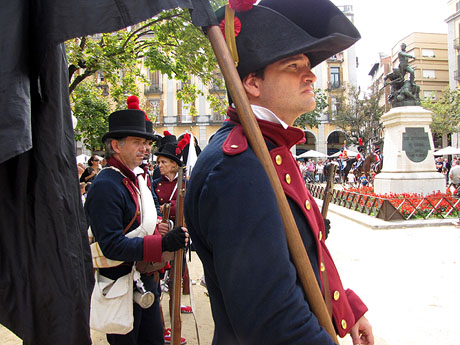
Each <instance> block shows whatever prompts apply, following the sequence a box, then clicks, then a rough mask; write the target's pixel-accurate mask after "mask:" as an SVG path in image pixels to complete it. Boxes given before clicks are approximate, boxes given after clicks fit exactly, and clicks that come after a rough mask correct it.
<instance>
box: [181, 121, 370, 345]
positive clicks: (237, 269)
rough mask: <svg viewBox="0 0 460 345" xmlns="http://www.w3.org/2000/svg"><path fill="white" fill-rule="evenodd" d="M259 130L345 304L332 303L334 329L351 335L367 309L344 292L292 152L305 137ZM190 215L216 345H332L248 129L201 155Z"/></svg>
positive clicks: (229, 126)
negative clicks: (307, 289) (301, 277)
mask: <svg viewBox="0 0 460 345" xmlns="http://www.w3.org/2000/svg"><path fill="white" fill-rule="evenodd" d="M230 115H232V114H231V113H230ZM231 118H232V119H233V120H234V121H238V120H237V118H235V115H234V114H233V116H231ZM259 124H260V125H261V129H262V132H263V134H264V137H265V139H266V141H267V145H268V147H269V150H270V154H271V156H272V160H273V162H274V165H275V167H276V169H277V172H278V175H279V177H280V180H281V182H282V185H283V188H284V189H285V192H286V195H287V197H288V201H289V204H290V207H291V209H292V212H293V215H294V218H295V220H296V223H297V226H298V228H299V231H300V234H301V237H302V240H303V242H304V245H305V248H306V250H307V252H308V255H309V258H310V261H311V264H312V267H313V269H314V271H315V274H316V277H317V280H318V282H319V283H320V284H321V285H322V279H323V278H322V274H321V273H320V272H321V271H323V270H324V269H325V268H327V272H328V276H329V287H330V291H329V292H328V293H331V294H332V295H333V294H334V293H336V294H335V295H336V297H339V298H337V300H335V299H334V300H333V313H334V323H335V326H336V329H337V331H338V332H339V334H340V335H341V336H343V335H345V334H346V333H347V332H349V330H350V328H351V327H352V326H353V324H354V323H355V321H356V320H357V319H358V318H359V317H361V316H362V315H363V314H364V312H365V311H366V310H367V308H366V306H365V305H364V304H363V303H362V302H361V300H360V299H359V297H357V296H356V295H355V294H354V293H353V292H352V291H351V290H347V292H345V291H344V289H343V287H342V285H341V282H340V278H339V276H338V273H337V270H336V269H335V266H334V264H333V261H332V258H331V257H330V255H329V252H328V251H327V248H326V247H325V244H324V237H325V236H324V223H323V220H322V218H321V214H320V212H319V210H318V208H317V206H316V203H315V202H314V200H313V198H312V197H311V195H310V194H309V193H308V191H307V190H306V188H305V184H304V181H303V179H302V177H301V174H300V171H299V168H298V166H297V164H296V162H295V160H294V158H293V157H292V155H291V153H290V151H289V149H290V147H291V146H292V145H294V144H296V143H297V142H299V141H300V140H302V139H303V138H304V135H303V132H302V131H301V130H298V129H295V128H292V127H289V128H288V129H287V130H284V129H283V128H282V127H281V126H279V125H277V124H273V123H269V122H266V121H259ZM287 175H289V178H288V176H287ZM288 180H289V183H288V182H287V181H288ZM185 217H186V223H187V227H188V229H189V232H190V235H191V237H192V241H193V245H194V247H195V248H196V251H197V253H198V255H199V256H200V258H201V260H202V262H203V265H204V270H205V275H206V284H207V287H208V289H209V293H210V299H211V307H212V313H213V317H214V322H215V333H214V340H213V344H219V345H222V344H232V345H234V344H248V345H249V344H250V345H253V344H264V345H268V344H290V345H294V344H303V345H305V344H317V345H320V344H321V345H325V344H333V341H332V340H331V338H330V337H329V335H328V334H327V333H326V331H325V330H324V329H323V328H322V327H320V326H319V324H318V321H317V319H316V317H315V316H314V315H313V314H312V313H311V311H310V308H309V305H308V303H307V302H306V300H305V296H304V293H303V290H302V287H301V284H300V282H299V280H298V279H297V275H296V270H295V267H294V264H293V262H292V260H291V257H290V254H289V250H288V247H287V242H286V236H285V233H284V226H283V223H282V220H281V216H280V213H279V209H278V205H277V202H276V199H275V196H274V192H273V189H272V187H271V184H270V182H269V180H268V177H267V175H266V173H265V171H264V169H263V167H262V165H261V164H260V162H259V160H258V159H257V158H256V156H255V154H254V152H253V151H252V149H251V148H249V147H248V145H247V141H246V138H245V137H244V134H243V131H242V127H241V125H240V124H239V123H236V122H226V123H225V124H224V125H223V127H222V128H221V129H220V130H219V131H218V132H217V133H216V134H215V135H214V137H213V139H212V141H211V142H210V144H209V145H208V146H207V147H206V148H205V149H204V150H203V152H202V153H201V155H200V156H199V159H198V161H197V164H196V165H195V167H194V169H193V173H192V177H191V180H190V185H189V188H188V190H187V193H186V200H185Z"/></svg>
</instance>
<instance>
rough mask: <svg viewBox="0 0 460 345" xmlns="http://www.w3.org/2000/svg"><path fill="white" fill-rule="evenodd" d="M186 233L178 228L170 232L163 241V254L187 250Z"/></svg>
mask: <svg viewBox="0 0 460 345" xmlns="http://www.w3.org/2000/svg"><path fill="white" fill-rule="evenodd" d="M185 238H186V236H185V231H184V230H182V228H181V227H177V228H174V229H172V230H171V231H169V232H168V233H167V234H166V235H164V237H163V238H162V239H161V248H162V251H163V252H175V251H176V250H178V249H182V248H185Z"/></svg>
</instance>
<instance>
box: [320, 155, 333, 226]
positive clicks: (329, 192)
mask: <svg viewBox="0 0 460 345" xmlns="http://www.w3.org/2000/svg"><path fill="white" fill-rule="evenodd" d="M324 169H325V170H326V171H327V174H326V175H327V181H326V189H325V190H324V199H323V206H322V208H321V215H322V216H323V219H326V217H327V211H329V203H330V202H331V199H332V190H333V188H334V178H335V171H336V169H337V166H336V165H335V164H333V163H329V164H328V165H326V166H325V167H324Z"/></svg>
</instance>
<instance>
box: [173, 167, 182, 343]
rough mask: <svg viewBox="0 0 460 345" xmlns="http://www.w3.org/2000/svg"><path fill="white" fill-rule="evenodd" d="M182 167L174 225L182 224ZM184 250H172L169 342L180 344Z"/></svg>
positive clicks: (178, 181)
mask: <svg viewBox="0 0 460 345" xmlns="http://www.w3.org/2000/svg"><path fill="white" fill-rule="evenodd" d="M184 198H185V184H184V167H179V172H178V180H177V198H176V224H175V226H176V227H178V226H180V227H182V226H184ZM183 258H184V250H183V249H179V250H177V251H175V252H174V266H173V291H172V305H173V308H172V317H171V344H173V345H180V338H181V328H182V325H181V318H180V302H181V301H180V300H181V286H182V285H181V284H182V260H183Z"/></svg>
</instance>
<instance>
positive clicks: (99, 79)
mask: <svg viewBox="0 0 460 345" xmlns="http://www.w3.org/2000/svg"><path fill="white" fill-rule="evenodd" d="M96 82H97V83H98V84H100V83H103V82H104V74H103V73H101V72H97V81H96Z"/></svg>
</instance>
